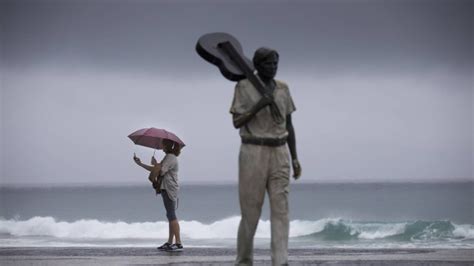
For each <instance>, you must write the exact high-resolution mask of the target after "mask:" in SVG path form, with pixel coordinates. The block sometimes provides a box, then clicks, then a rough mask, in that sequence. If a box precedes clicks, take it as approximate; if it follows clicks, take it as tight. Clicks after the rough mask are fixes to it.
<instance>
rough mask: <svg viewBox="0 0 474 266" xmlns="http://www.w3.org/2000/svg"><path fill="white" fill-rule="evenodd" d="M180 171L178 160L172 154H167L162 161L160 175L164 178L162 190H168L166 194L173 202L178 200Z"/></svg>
mask: <svg viewBox="0 0 474 266" xmlns="http://www.w3.org/2000/svg"><path fill="white" fill-rule="evenodd" d="M178 170H179V169H178V158H177V157H176V155H174V154H172V153H167V154H166V155H165V157H164V158H163V160H161V170H160V175H161V176H163V182H162V183H161V189H164V190H166V193H167V194H168V196H169V197H170V199H171V200H173V201H176V199H177V198H178V190H179V185H178Z"/></svg>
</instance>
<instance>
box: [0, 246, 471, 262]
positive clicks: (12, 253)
mask: <svg viewBox="0 0 474 266" xmlns="http://www.w3.org/2000/svg"><path fill="white" fill-rule="evenodd" d="M234 259H235V250H233V249H224V248H223V249H210V248H186V250H184V251H183V252H175V253H168V252H162V251H158V250H156V249H154V248H103V247H101V248H82V247H81V248H71V247H64V248H53V247H49V248H38V247H31V248H0V264H1V265H3V266H7V265H102V266H103V265H163V264H171V265H233V262H234ZM289 263H290V265H413V266H415V265H416V266H418V265H426V266H428V265H474V249H292V250H290V252H289ZM254 264H255V265H270V264H271V260H270V251H269V250H266V249H260V250H255V263H254Z"/></svg>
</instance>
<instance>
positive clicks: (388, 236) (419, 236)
mask: <svg viewBox="0 0 474 266" xmlns="http://www.w3.org/2000/svg"><path fill="white" fill-rule="evenodd" d="M239 222H240V217H238V216H234V217H229V218H226V219H222V220H219V221H216V222H213V223H207V224H206V223H201V222H198V221H180V227H181V235H182V237H183V238H186V239H196V240H200V239H203V240H205V239H235V238H236V235H237V229H238V225H239ZM270 234H271V231H270V221H268V220H261V221H260V222H259V225H258V228H257V232H256V235H255V237H256V238H263V239H265V238H270ZM167 235H168V222H166V221H156V222H142V223H140V222H137V223H126V222H122V221H116V222H106V221H98V220H77V221H73V222H66V221H57V220H56V219H55V218H53V217H33V218H31V219H28V220H23V221H21V220H15V219H11V220H5V219H1V218H0V237H1V238H4V237H5V236H6V237H19V238H21V237H50V238H58V239H97V240H114V239H150V240H152V239H160V238H165V237H167ZM2 236H3V237H2ZM290 237H291V238H292V239H300V240H303V241H306V240H312V241H332V242H334V241H336V242H337V241H366V240H372V241H377V240H384V241H390V242H394V241H395V242H430V241H451V240H460V241H463V240H473V239H474V225H470V224H464V225H459V224H455V223H453V222H451V221H412V222H393V223H388V222H354V221H349V220H344V219H338V218H326V219H320V220H316V221H303V220H294V221H291V224H290Z"/></svg>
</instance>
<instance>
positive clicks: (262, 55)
mask: <svg viewBox="0 0 474 266" xmlns="http://www.w3.org/2000/svg"><path fill="white" fill-rule="evenodd" d="M270 55H276V56H277V58H279V57H280V55H279V54H278V52H277V51H275V50H273V49H271V48H268V47H260V48H258V49H257V50H256V51H255V54H254V55H253V60H252V61H253V65H254V66H257V65H259V64H260V63H261V62H263V61H265V59H267V58H268V57H269V56H270Z"/></svg>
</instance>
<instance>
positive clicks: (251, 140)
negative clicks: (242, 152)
mask: <svg viewBox="0 0 474 266" xmlns="http://www.w3.org/2000/svg"><path fill="white" fill-rule="evenodd" d="M242 143H243V144H253V145H261V146H270V147H278V146H282V145H285V144H286V138H282V139H273V138H258V137H242Z"/></svg>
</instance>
